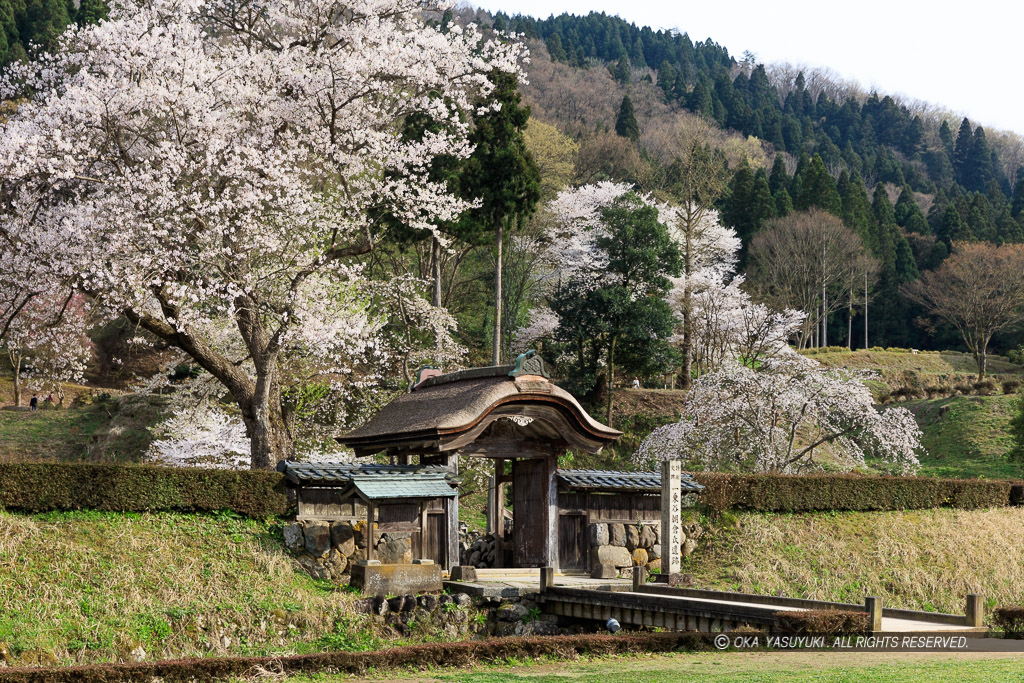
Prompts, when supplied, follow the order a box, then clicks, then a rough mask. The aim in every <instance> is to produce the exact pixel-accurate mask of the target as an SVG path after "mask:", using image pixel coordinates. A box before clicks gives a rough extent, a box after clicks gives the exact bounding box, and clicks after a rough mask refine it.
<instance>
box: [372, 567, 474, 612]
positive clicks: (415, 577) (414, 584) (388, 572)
mask: <svg viewBox="0 0 1024 683" xmlns="http://www.w3.org/2000/svg"><path fill="white" fill-rule="evenodd" d="M352 585H353V586H355V587H356V588H358V589H359V590H360V591H362V592H363V593H364V594H366V595H380V596H384V595H402V596H404V595H407V594H409V593H440V592H441V567H440V565H436V564H380V565H355V566H354V567H352ZM467 597H468V596H467ZM404 600H405V599H404V598H403V604H404Z"/></svg>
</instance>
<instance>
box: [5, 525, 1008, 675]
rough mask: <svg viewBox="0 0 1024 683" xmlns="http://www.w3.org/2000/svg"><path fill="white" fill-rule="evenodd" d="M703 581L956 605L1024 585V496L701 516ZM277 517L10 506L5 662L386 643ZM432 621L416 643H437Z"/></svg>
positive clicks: (994, 601) (1000, 600)
mask: <svg viewBox="0 0 1024 683" xmlns="http://www.w3.org/2000/svg"><path fill="white" fill-rule="evenodd" d="M702 523H703V524H704V526H705V528H706V529H707V532H706V535H705V537H704V540H702V544H701V551H700V552H698V553H695V554H694V555H692V556H690V557H689V558H688V559H687V560H686V564H685V565H684V571H686V572H688V573H690V574H692V575H693V576H694V580H695V582H696V585H698V586H700V587H705V588H726V589H735V590H742V591H752V592H758V593H763V594H785V595H791V596H802V597H809V598H816V599H825V600H842V601H851V602H860V601H861V600H862V599H863V597H864V596H865V595H869V594H873V595H880V596H881V597H882V598H883V600H884V601H885V604H886V605H891V606H903V607H908V608H916V609H933V610H945V611H952V612H957V611H960V610H961V609H962V602H963V597H964V595H965V594H966V593H968V592H980V593H982V594H984V595H985V597H986V605H987V609H989V610H990V609H991V608H992V607H993V606H994V605H999V604H1015V603H1017V602H1019V600H1020V596H1021V595H1022V594H1024V568H1022V567H1021V564H1020V562H1018V561H1017V557H1018V554H1019V553H1018V552H1017V549H1018V548H1020V547H1022V545H1024V510H1021V509H1017V508H1007V509H997V510H982V511H959V510H934V511H913V512H881V513H825V514H808V515H766V514H747V513H744V514H736V515H728V514H727V515H725V516H723V517H722V518H721V519H720V520H717V521H709V520H706V519H705V520H702ZM280 534H281V526H280V522H279V521H277V520H273V519H271V520H263V521H257V520H244V519H239V518H235V517H232V516H210V515H185V514H170V513H159V514H117V513H96V512H76V513H48V514H40V515H22V514H14V513H0V666H2V665H3V664H9V665H32V664H53V663H62V664H70V663H81V662H99V661H112V660H118V659H121V660H127V659H132V658H139V657H142V656H143V655H142V652H144V653H145V655H144V656H145V658H147V659H152V658H158V657H160V658H172V657H181V656H212V655H227V654H274V653H303V652H314V651H323V650H356V649H368V648H373V649H379V648H383V647H386V646H387V645H388V644H400V642H401V641H399V640H396V639H394V638H387V637H385V636H384V634H383V633H379V632H378V631H377V630H375V629H373V628H367V625H368V622H367V621H366V620H365V618H364V617H360V616H358V615H356V614H354V613H353V609H352V601H353V600H354V598H355V596H353V595H352V594H351V593H349V592H348V591H346V590H343V589H339V588H337V587H335V586H333V585H331V584H330V583H328V582H322V581H317V580H314V579H311V578H310V577H309V576H308V575H306V574H305V573H304V572H303V571H301V570H299V569H298V568H297V567H296V565H295V564H294V562H293V561H292V560H291V559H290V558H289V557H288V556H287V555H286V554H285V552H284V549H283V544H282V542H281V537H280ZM438 637H442V636H439V635H438V634H436V633H434V632H432V631H430V630H429V629H427V630H424V632H423V633H422V635H421V636H420V635H418V636H417V637H416V638H415V639H424V638H425V639H436V638H438Z"/></svg>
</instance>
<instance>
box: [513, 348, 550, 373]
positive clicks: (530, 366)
mask: <svg viewBox="0 0 1024 683" xmlns="http://www.w3.org/2000/svg"><path fill="white" fill-rule="evenodd" d="M524 375H536V376H538V377H543V378H544V379H551V375H549V374H548V371H547V368H546V367H545V366H544V359H543V358H541V357H540V355H539V354H538V353H537V352H536V351H534V350H532V349H531V350H530V351H527V352H526V353H521V354H519V356H518V357H517V358H516V363H515V366H514V367H513V368H512V371H511V372H510V373H508V376H509V377H522V376H524Z"/></svg>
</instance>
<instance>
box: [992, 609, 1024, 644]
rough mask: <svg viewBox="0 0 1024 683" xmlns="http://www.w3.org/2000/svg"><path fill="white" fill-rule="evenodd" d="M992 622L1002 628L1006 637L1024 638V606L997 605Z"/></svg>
mask: <svg viewBox="0 0 1024 683" xmlns="http://www.w3.org/2000/svg"><path fill="white" fill-rule="evenodd" d="M992 624H993V625H995V627H996V628H999V629H1002V631H1003V637H1004V638H1024V607H1019V606H1014V607H996V608H995V610H994V611H993V612H992Z"/></svg>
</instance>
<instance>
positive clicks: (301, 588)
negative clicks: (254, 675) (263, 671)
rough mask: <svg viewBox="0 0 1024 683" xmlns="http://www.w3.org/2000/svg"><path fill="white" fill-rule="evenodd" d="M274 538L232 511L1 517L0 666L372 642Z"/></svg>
mask: <svg viewBox="0 0 1024 683" xmlns="http://www.w3.org/2000/svg"><path fill="white" fill-rule="evenodd" d="M280 534H281V530H280V524H279V523H278V522H277V521H274V520H268V521H253V520H245V519H239V518H235V517H232V516H226V517H217V516H201V515H182V514H163V513H161V514H114V513H93V512H80V513H50V514H43V515H31V516H30V515H18V514H11V513H4V512H0V666H3V665H4V664H11V665H18V664H22V665H31V664H53V663H61V664H72V663H82V662H97V661H111V660H117V659H130V658H132V657H138V656H139V655H138V651H137V649H138V648H141V649H142V650H144V651H145V653H146V655H145V656H146V657H147V658H156V657H159V658H172V657H183V656H207V655H217V654H219V655H225V654H257V653H268V654H269V653H278V652H292V653H294V652H309V651H316V650H322V649H328V648H330V649H353V648H358V647H360V645H362V646H371V645H374V646H379V645H381V643H379V642H378V641H376V640H375V638H376V635H375V634H374V633H373V631H372V630H365V629H364V628H363V627H362V625H361V622H360V619H359V617H357V616H355V615H353V613H352V610H351V602H352V600H353V599H354V598H353V596H352V594H350V593H348V592H346V591H344V590H341V589H337V588H336V587H335V586H333V585H331V584H329V583H326V582H319V581H316V580H314V579H311V578H310V577H309V576H308V575H307V574H306V573H305V572H303V571H301V570H299V569H297V567H296V566H295V565H294V562H293V561H292V560H291V559H290V558H289V557H288V556H287V555H286V553H285V551H284V546H283V544H282V543H281V541H280ZM133 651H134V652H135V655H133V654H132V653H133Z"/></svg>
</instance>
